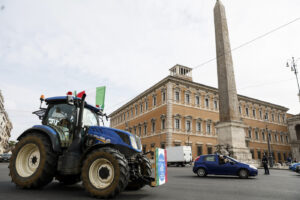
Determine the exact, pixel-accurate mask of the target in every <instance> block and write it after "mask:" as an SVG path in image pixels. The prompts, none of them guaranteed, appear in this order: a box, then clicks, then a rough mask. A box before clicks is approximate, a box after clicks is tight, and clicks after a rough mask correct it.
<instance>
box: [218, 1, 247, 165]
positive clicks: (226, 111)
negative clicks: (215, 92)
mask: <svg viewBox="0 0 300 200" xmlns="http://www.w3.org/2000/svg"><path fill="white" fill-rule="evenodd" d="M214 20H215V37H216V52H217V68H218V87H219V116H220V122H219V123H218V124H217V126H216V128H217V134H218V143H219V144H221V145H230V146H231V147H232V152H233V157H235V158H236V159H238V160H242V161H248V160H251V153H250V151H249V149H248V148H247V147H246V142H245V128H246V126H245V125H244V123H243V122H242V120H241V117H240V114H239V109H238V108H239V102H238V97H237V92H236V85H235V78H234V71H233V63H232V56H231V48H230V41H229V35H228V27H227V19H226V15H225V8H224V6H223V4H222V3H221V1H219V0H217V2H216V4H215V8H214Z"/></svg>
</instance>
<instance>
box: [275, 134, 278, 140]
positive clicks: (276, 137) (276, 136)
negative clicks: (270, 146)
mask: <svg viewBox="0 0 300 200" xmlns="http://www.w3.org/2000/svg"><path fill="white" fill-rule="evenodd" d="M275 142H278V135H277V134H275Z"/></svg>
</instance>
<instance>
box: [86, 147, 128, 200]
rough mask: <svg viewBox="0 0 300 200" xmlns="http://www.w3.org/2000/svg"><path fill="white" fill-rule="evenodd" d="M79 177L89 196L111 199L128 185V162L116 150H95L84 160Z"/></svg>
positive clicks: (104, 148) (106, 148)
mask: <svg viewBox="0 0 300 200" xmlns="http://www.w3.org/2000/svg"><path fill="white" fill-rule="evenodd" d="M81 176H82V182H83V186H84V188H85V190H86V191H87V192H89V194H90V195H91V196H93V197H97V198H112V197H115V196H116V195H118V194H119V193H121V192H122V191H123V190H124V189H125V187H126V186H127V184H128V179H129V167H128V162H127V160H126V158H125V157H124V155H123V154H121V153H120V152H119V151H118V150H116V149H113V148H110V147H103V148H100V149H96V150H94V151H92V152H91V153H90V154H89V155H88V156H87V158H86V159H85V161H84V163H83V167H82V173H81Z"/></svg>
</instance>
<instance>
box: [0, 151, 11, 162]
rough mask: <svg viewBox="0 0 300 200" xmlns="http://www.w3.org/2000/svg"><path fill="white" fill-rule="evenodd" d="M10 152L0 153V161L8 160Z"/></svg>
mask: <svg viewBox="0 0 300 200" xmlns="http://www.w3.org/2000/svg"><path fill="white" fill-rule="evenodd" d="M10 157H11V154H9V153H4V154H0V162H8V161H9V160H10Z"/></svg>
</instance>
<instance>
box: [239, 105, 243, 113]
mask: <svg viewBox="0 0 300 200" xmlns="http://www.w3.org/2000/svg"><path fill="white" fill-rule="evenodd" d="M239 112H240V114H242V108H241V106H239Z"/></svg>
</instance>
